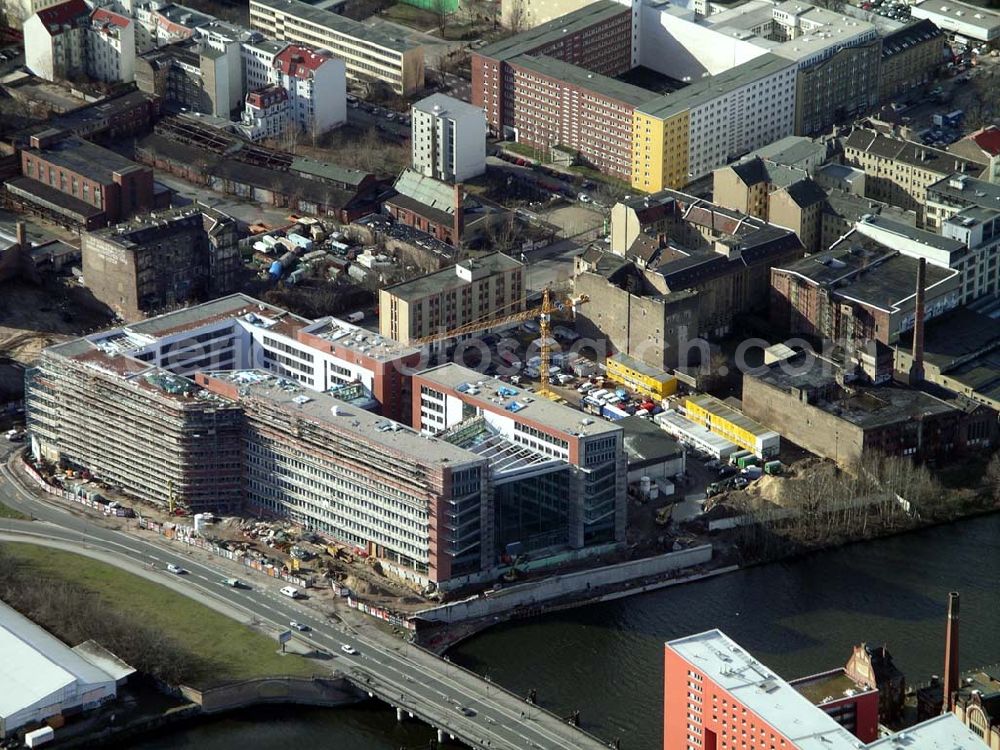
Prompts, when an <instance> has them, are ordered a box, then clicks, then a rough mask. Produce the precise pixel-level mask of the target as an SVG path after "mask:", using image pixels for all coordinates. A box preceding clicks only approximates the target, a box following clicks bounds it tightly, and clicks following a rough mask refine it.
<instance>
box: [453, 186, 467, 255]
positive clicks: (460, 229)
mask: <svg viewBox="0 0 1000 750" xmlns="http://www.w3.org/2000/svg"><path fill="white" fill-rule="evenodd" d="M462 187H463V186H462V183H461V182H459V183H456V184H455V227H454V232H455V247H461V246H462V235H463V234H465V205H464V204H465V201H464V200H462V192H463V191H462Z"/></svg>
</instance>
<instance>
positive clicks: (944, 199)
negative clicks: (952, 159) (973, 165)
mask: <svg viewBox="0 0 1000 750" xmlns="http://www.w3.org/2000/svg"><path fill="white" fill-rule="evenodd" d="M972 206H978V207H979V208H996V207H1000V184H997V183H993V182H988V181H986V180H979V179H976V178H975V177H970V176H969V175H967V174H960V173H957V172H956V173H955V174H950V175H948V176H947V177H943V178H941V179H940V180H938V181H937V182H934V183H931V184H930V185H928V186H927V190H926V193H925V199H924V221H925V225H926V227H927V229H928V230H929V231H932V232H937V233H939V234H940V232H941V227H942V226H943V224H944V222H945V221H946V220H947V219H950V218H951V217H952V216H954V215H955V214H957V213H959V212H960V211H963V210H964V209H966V208H970V207H972Z"/></svg>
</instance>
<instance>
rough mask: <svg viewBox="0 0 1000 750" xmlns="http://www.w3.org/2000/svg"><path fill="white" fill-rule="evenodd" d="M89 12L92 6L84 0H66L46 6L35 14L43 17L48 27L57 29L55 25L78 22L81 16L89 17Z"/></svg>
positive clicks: (40, 17)
mask: <svg viewBox="0 0 1000 750" xmlns="http://www.w3.org/2000/svg"><path fill="white" fill-rule="evenodd" d="M89 13H90V8H88V7H87V4H86V3H85V2H83V0H66V2H65V3H59V5H53V6H51V7H49V8H44V9H42V10H40V11H38V13H36V14H35V15H37V16H38V18H39V19H41V22H42V23H43V24H45V26H46V28H48V29H50V30H52V31H56V30H57V29H55V28H53V27H58V26H65V25H67V24H70V23H75V22H78V21H79V20H80V19H81V18H85V17H87V16H88V15H89Z"/></svg>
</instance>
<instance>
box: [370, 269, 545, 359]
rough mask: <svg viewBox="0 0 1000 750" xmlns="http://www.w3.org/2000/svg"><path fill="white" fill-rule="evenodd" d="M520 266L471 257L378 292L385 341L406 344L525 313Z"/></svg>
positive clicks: (380, 325) (522, 278) (522, 270)
mask: <svg viewBox="0 0 1000 750" xmlns="http://www.w3.org/2000/svg"><path fill="white" fill-rule="evenodd" d="M524 300H525V287H524V266H523V265H522V264H521V263H519V262H518V261H516V260H514V259H513V258H510V257H509V256H506V255H504V254H502V253H493V254H491V255H486V256H483V257H482V258H475V259H473V258H470V259H468V260H465V261H462V262H461V263H459V264H457V265H455V266H452V267H450V268H445V269H443V270H441V271H437V272H436V273H432V274H428V275H426V276H420V277H419V278H416V279H412V280H411V281H404V282H402V283H399V284H394V285H393V286H389V287H386V288H384V289H382V290H381V291H380V292H379V328H380V331H381V333H382V335H383V336H385V337H387V338H391V339H393V340H395V341H399V342H401V343H403V344H410V343H412V342H413V341H415V340H419V339H421V338H424V337H427V336H434V335H438V334H441V333H443V332H445V331H450V330H453V329H456V328H459V327H461V326H463V325H466V324H468V323H476V322H480V321H485V320H490V319H491V318H499V317H502V316H505V315H512V314H513V313H517V312H521V311H522V310H524V309H525V306H524Z"/></svg>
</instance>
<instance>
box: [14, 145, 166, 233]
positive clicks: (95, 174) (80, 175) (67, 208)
mask: <svg viewBox="0 0 1000 750" xmlns="http://www.w3.org/2000/svg"><path fill="white" fill-rule="evenodd" d="M21 174H23V175H24V176H23V177H17V178H14V179H12V180H8V182H7V185H6V188H7V192H8V194H9V197H10V199H11V200H12V201H13V202H15V203H16V204H17V205H20V206H23V207H24V209H25V210H28V211H32V212H34V213H39V214H41V215H42V216H45V217H48V218H50V219H52V220H54V221H56V222H57V223H59V224H69V225H73V226H78V227H82V228H84V229H95V228H98V227H103V226H106V225H108V224H115V223H117V222H119V221H121V220H122V219H125V218H127V217H129V216H131V215H133V214H135V213H141V212H145V211H149V210H150V209H152V208H153V207H154V202H153V171H152V170H151V169H149V168H148V167H144V166H141V165H139V164H136V163H135V162H134V161H129V160H128V159H126V158H125V157H123V156H119V155H118V154H117V153H115V152H114V151H109V150H107V149H105V148H101V147H100V146H96V145H94V144H93V143H89V142H88V141H84V140H82V139H80V138H77V137H75V136H70V135H68V134H67V133H65V132H63V131H57V130H51V129H50V130H43V131H41V132H40V133H36V134H35V135H32V136H31V140H30V145H29V146H28V147H27V148H24V149H22V151H21Z"/></svg>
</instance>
